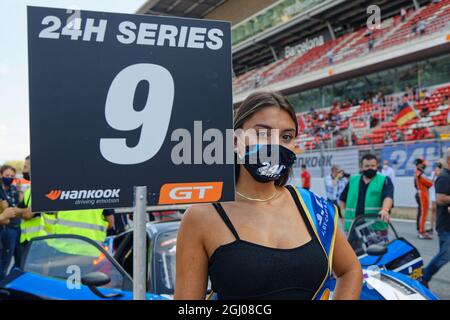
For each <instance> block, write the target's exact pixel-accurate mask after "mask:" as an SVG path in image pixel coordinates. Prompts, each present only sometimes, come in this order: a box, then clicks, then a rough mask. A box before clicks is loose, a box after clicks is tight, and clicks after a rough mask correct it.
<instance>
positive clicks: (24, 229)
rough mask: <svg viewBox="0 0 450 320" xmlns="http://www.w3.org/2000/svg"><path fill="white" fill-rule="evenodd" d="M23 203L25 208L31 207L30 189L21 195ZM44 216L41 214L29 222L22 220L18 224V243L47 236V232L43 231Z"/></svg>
mask: <svg viewBox="0 0 450 320" xmlns="http://www.w3.org/2000/svg"><path fill="white" fill-rule="evenodd" d="M23 201H24V203H25V207H26V208H30V207H31V188H28V189H27V190H26V191H25V193H24V195H23ZM44 215H45V213H42V214H40V215H37V216H34V217H33V218H31V219H29V220H25V219H23V220H22V222H21V224H20V230H21V234H20V243H24V242H27V241H31V240H32V239H34V238H36V237H42V236H46V235H47V231H46V230H45V222H44Z"/></svg>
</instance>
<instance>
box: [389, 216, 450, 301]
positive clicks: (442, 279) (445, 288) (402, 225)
mask: <svg viewBox="0 0 450 320" xmlns="http://www.w3.org/2000/svg"><path fill="white" fill-rule="evenodd" d="M392 224H393V226H394V228H395V229H396V230H397V233H398V235H399V236H400V237H404V238H405V239H406V240H408V241H409V242H411V243H412V244H413V245H414V246H415V247H416V248H417V250H419V252H420V254H421V256H422V258H423V260H424V264H425V266H427V265H428V263H429V262H430V261H431V259H432V258H433V257H434V255H435V254H436V253H437V252H438V247H439V242H438V237H437V235H436V233H435V234H434V235H433V240H420V239H418V238H417V231H416V224H415V221H412V220H396V219H393V221H392ZM429 286H430V289H431V291H432V292H433V293H435V294H436V295H437V296H439V298H441V299H445V300H450V263H447V264H446V265H445V266H443V267H442V268H441V270H439V272H438V273H436V274H435V276H434V277H433V278H432V279H431V282H430V284H429Z"/></svg>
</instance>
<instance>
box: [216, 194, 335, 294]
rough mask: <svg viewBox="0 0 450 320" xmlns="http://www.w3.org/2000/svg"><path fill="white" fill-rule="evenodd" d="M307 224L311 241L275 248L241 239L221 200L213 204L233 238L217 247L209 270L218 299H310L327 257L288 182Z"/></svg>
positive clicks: (326, 262)
mask: <svg viewBox="0 0 450 320" xmlns="http://www.w3.org/2000/svg"><path fill="white" fill-rule="evenodd" d="M287 189H288V190H289V192H290V193H291V195H292V197H293V198H294V200H295V203H296V205H297V208H298V209H299V211H300V214H301V216H302V218H303V221H304V222H305V225H306V226H307V229H308V231H309V234H310V235H311V238H312V239H311V241H309V242H308V243H306V244H304V245H302V246H300V247H297V248H292V249H278V248H270V247H266V246H262V245H259V244H256V243H251V242H248V241H245V240H242V239H241V238H240V237H239V234H238V233H237V231H236V229H235V228H234V226H233V224H232V223H231V221H230V219H229V218H228V216H227V214H226V213H225V211H224V210H223V207H222V206H221V205H220V203H214V204H213V205H214V207H215V209H216V210H217V212H218V213H219V215H220V217H221V218H222V219H223V221H224V222H225V224H226V225H227V226H228V228H229V229H230V230H231V232H232V233H233V235H234V236H235V237H236V240H235V241H233V242H231V243H228V244H225V245H222V246H220V247H218V248H217V249H216V250H215V251H214V253H213V254H212V256H211V258H210V260H209V267H208V273H209V276H210V279H211V285H212V290H213V291H214V292H216V293H217V297H218V299H223V300H229V299H236V300H243V299H263V300H265V299H270V300H276V299H283V300H291V299H304V300H310V299H312V298H313V297H314V295H315V293H316V292H317V290H318V289H319V288H320V286H321V285H322V282H323V281H324V279H325V276H326V274H327V270H328V258H327V257H326V254H325V252H324V250H323V248H322V246H321V244H320V243H319V240H318V239H317V237H316V234H315V232H314V230H313V228H312V226H311V225H310V223H309V219H308V218H307V216H306V212H305V211H304V209H303V207H302V205H301V203H300V201H299V199H298V198H297V194H296V192H295V191H294V190H293V189H292V187H290V186H287Z"/></svg>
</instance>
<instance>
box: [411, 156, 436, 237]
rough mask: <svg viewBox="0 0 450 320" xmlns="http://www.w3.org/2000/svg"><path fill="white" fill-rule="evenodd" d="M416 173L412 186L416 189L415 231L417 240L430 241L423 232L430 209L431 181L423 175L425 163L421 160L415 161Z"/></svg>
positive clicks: (428, 235) (427, 235)
mask: <svg viewBox="0 0 450 320" xmlns="http://www.w3.org/2000/svg"><path fill="white" fill-rule="evenodd" d="M414 164H415V165H416V173H415V176H414V186H415V187H416V189H417V193H416V201H417V204H418V205H419V207H418V210H417V230H418V231H419V235H418V237H419V239H426V240H430V239H433V237H432V236H431V235H430V234H428V233H427V232H426V231H425V222H426V221H427V215H428V208H429V207H430V195H429V189H430V188H431V187H432V186H433V181H431V180H430V179H428V178H427V177H426V176H425V174H424V171H425V168H426V166H427V163H426V162H425V160H423V159H416V160H415V161H414Z"/></svg>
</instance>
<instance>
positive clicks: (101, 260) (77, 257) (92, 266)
mask: <svg viewBox="0 0 450 320" xmlns="http://www.w3.org/2000/svg"><path fill="white" fill-rule="evenodd" d="M109 259H110V258H109V256H107V255H105V254H104V253H103V252H102V251H100V249H99V248H98V247H96V246H95V245H94V244H92V243H90V242H87V241H85V240H83V239H80V238H71V237H68V238H64V237H52V238H43V239H39V240H33V241H32V242H31V243H30V244H29V248H28V251H27V253H26V256H25V259H24V261H23V270H24V271H25V272H31V273H35V274H39V275H41V276H45V277H51V278H56V279H62V280H66V281H71V282H73V281H77V279H78V281H81V278H82V277H83V276H85V275H87V274H89V273H91V272H102V273H104V274H106V275H108V276H109V278H110V279H111V281H110V282H109V283H108V284H106V285H104V286H103V287H105V288H114V289H123V288H124V287H125V286H126V285H128V284H127V283H125V282H126V280H127V279H124V277H123V275H122V274H121V272H120V271H119V270H118V269H117V268H116V267H115V265H114V264H113V263H112V262H111V261H110V260H109Z"/></svg>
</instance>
